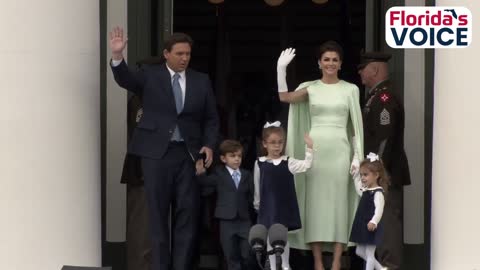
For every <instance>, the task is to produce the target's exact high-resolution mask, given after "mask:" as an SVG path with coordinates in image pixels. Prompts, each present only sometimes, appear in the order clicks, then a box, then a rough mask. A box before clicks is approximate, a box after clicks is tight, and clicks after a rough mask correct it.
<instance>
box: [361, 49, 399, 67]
mask: <svg viewBox="0 0 480 270" xmlns="http://www.w3.org/2000/svg"><path fill="white" fill-rule="evenodd" d="M390 58H392V55H391V54H389V53H384V52H365V53H363V54H362V55H361V56H360V64H359V65H358V66H357V69H359V70H360V69H363V68H364V67H366V66H367V65H368V64H369V63H372V62H388V60H390Z"/></svg>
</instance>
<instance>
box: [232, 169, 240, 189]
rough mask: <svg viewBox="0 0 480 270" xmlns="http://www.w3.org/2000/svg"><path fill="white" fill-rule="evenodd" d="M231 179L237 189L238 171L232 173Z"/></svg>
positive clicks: (238, 181) (238, 182)
mask: <svg viewBox="0 0 480 270" xmlns="http://www.w3.org/2000/svg"><path fill="white" fill-rule="evenodd" d="M232 178H233V181H234V182H235V187H236V188H238V185H239V184H240V173H239V172H238V171H233V173H232Z"/></svg>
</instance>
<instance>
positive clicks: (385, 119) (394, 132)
mask: <svg viewBox="0 0 480 270" xmlns="http://www.w3.org/2000/svg"><path fill="white" fill-rule="evenodd" d="M391 88H392V86H391V82H390V81H389V80H385V81H383V82H380V83H379V84H378V85H376V86H375V87H373V88H372V89H371V90H370V91H369V96H368V97H367V103H366V105H365V107H364V111H363V116H364V122H363V123H364V138H365V153H370V152H373V153H377V154H378V155H379V156H380V158H381V159H382V161H383V164H384V166H385V168H386V170H387V172H388V174H389V175H390V181H391V185H390V187H389V190H388V194H387V196H386V203H385V210H384V213H383V217H382V221H383V223H384V228H385V233H384V238H383V241H382V243H381V244H380V245H379V246H378V247H377V257H378V260H379V262H380V263H381V264H382V265H384V266H387V267H389V269H400V266H401V263H402V253H403V186H405V185H409V184H410V172H409V167H408V161H407V156H406V154H405V150H404V143H403V137H404V133H403V132H404V127H405V113H404V109H403V105H402V104H401V103H400V101H399V100H398V99H397V98H396V97H395V96H394V95H393V94H392V91H391Z"/></svg>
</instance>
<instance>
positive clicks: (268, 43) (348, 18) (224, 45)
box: [172, 0, 366, 270]
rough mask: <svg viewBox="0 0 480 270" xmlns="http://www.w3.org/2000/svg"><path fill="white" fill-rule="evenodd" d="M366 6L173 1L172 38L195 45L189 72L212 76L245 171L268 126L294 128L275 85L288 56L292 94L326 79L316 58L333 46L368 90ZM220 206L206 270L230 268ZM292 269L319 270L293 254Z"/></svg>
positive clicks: (210, 225)
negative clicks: (362, 60) (362, 67)
mask: <svg viewBox="0 0 480 270" xmlns="http://www.w3.org/2000/svg"><path fill="white" fill-rule="evenodd" d="M365 5H366V3H365V0H360V1H358V0H341V1H328V2H327V3H326V4H323V5H318V4H315V3H313V2H312V1H307V0H302V1H285V2H284V3H283V4H282V5H280V6H277V7H272V6H269V5H267V4H266V3H265V1H262V0H257V1H245V0H227V1H224V3H223V4H219V5H214V4H211V3H209V2H208V1H206V0H204V1H189V0H175V1H174V8H173V18H172V20H173V32H185V33H188V34H189V35H191V36H192V38H193V39H194V41H195V44H194V46H193V51H192V60H191V63H190V67H192V68H194V69H196V70H199V71H202V72H205V73H208V74H209V75H210V78H211V80H212V85H213V88H214V91H215V95H216V97H217V102H218V110H219V114H220V118H221V137H222V139H223V138H234V139H238V140H240V141H241V142H242V144H243V145H244V147H245V153H244V160H243V164H242V165H243V167H245V168H246V169H252V168H253V165H254V161H255V158H256V157H257V154H258V151H259V149H258V148H257V145H258V142H259V138H260V134H261V130H262V127H263V124H264V123H265V122H266V121H275V120H280V121H281V122H282V123H283V124H285V125H286V123H287V116H288V105H286V104H281V103H280V101H279V100H278V94H277V83H276V63H277V58H278V56H279V54H280V52H281V51H282V50H283V49H285V48H287V47H294V48H296V58H295V60H294V61H293V62H292V63H291V64H290V67H289V69H288V78H287V79H288V83H289V88H290V89H295V87H296V86H297V85H299V83H301V82H303V81H309V80H315V79H318V78H319V74H320V73H319V70H318V65H317V60H316V57H315V50H316V47H317V46H318V45H320V44H321V43H323V42H325V41H327V40H335V41H337V42H339V43H340V44H341V45H342V46H343V48H344V51H345V57H344V63H343V65H342V73H341V78H342V79H344V80H347V81H350V82H353V83H357V85H358V86H359V87H360V89H362V87H361V85H360V83H359V80H358V79H359V78H358V76H357V69H356V66H357V63H358V60H359V55H360V52H361V50H362V49H363V48H364V46H365V10H366V7H365ZM361 96H363V95H361ZM362 103H363V102H362ZM214 202H215V200H214V198H213V197H205V200H204V204H205V207H204V214H203V217H204V218H203V225H204V226H203V228H202V234H201V235H202V238H203V241H201V247H200V253H201V254H200V259H199V265H200V267H201V268H202V269H217V268H216V267H220V269H222V267H224V266H223V265H222V259H221V251H220V248H219V242H218V241H217V242H215V240H214V241H212V239H218V237H217V235H218V231H217V228H218V227H217V226H216V223H215V221H214V220H213V219H212V218H211V217H212V215H211V214H212V208H213V207H214ZM345 259H346V260H347V262H345V263H344V265H346V266H347V265H348V266H350V267H349V268H350V269H361V267H362V264H361V262H360V265H359V266H356V265H355V263H356V262H355V261H353V264H350V261H349V259H348V257H346V258H345ZM326 260H328V256H327V259H326ZM291 264H292V267H293V269H298V270H301V269H313V261H312V259H311V255H310V254H309V253H308V252H295V251H292V254H291ZM327 265H329V263H328V262H327ZM210 267H211V268H210ZM223 269H226V268H223Z"/></svg>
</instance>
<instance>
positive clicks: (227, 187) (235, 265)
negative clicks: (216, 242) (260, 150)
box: [197, 140, 254, 270]
mask: <svg viewBox="0 0 480 270" xmlns="http://www.w3.org/2000/svg"><path fill="white" fill-rule="evenodd" d="M242 152H243V147H242V145H241V144H240V143H239V142H238V141H235V140H225V141H223V142H222V143H221V144H220V160H221V161H222V162H223V163H224V165H221V166H218V167H217V168H216V169H215V171H214V172H213V173H212V174H210V175H209V176H206V175H204V174H203V175H200V176H199V179H200V183H201V184H202V185H203V186H211V187H215V189H216V191H217V204H216V208H215V217H216V218H218V219H219V221H220V242H221V244H222V249H223V253H224V255H225V258H226V260H227V263H228V270H246V269H248V261H249V254H250V245H249V244H248V232H249V230H250V226H251V221H250V211H251V209H252V208H253V193H254V186H253V177H252V174H251V173H250V172H248V171H246V170H243V169H240V165H241V163H242ZM199 171H200V172H201V171H202V169H201V168H199V167H198V166H197V172H199ZM203 172H204V171H203Z"/></svg>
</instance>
